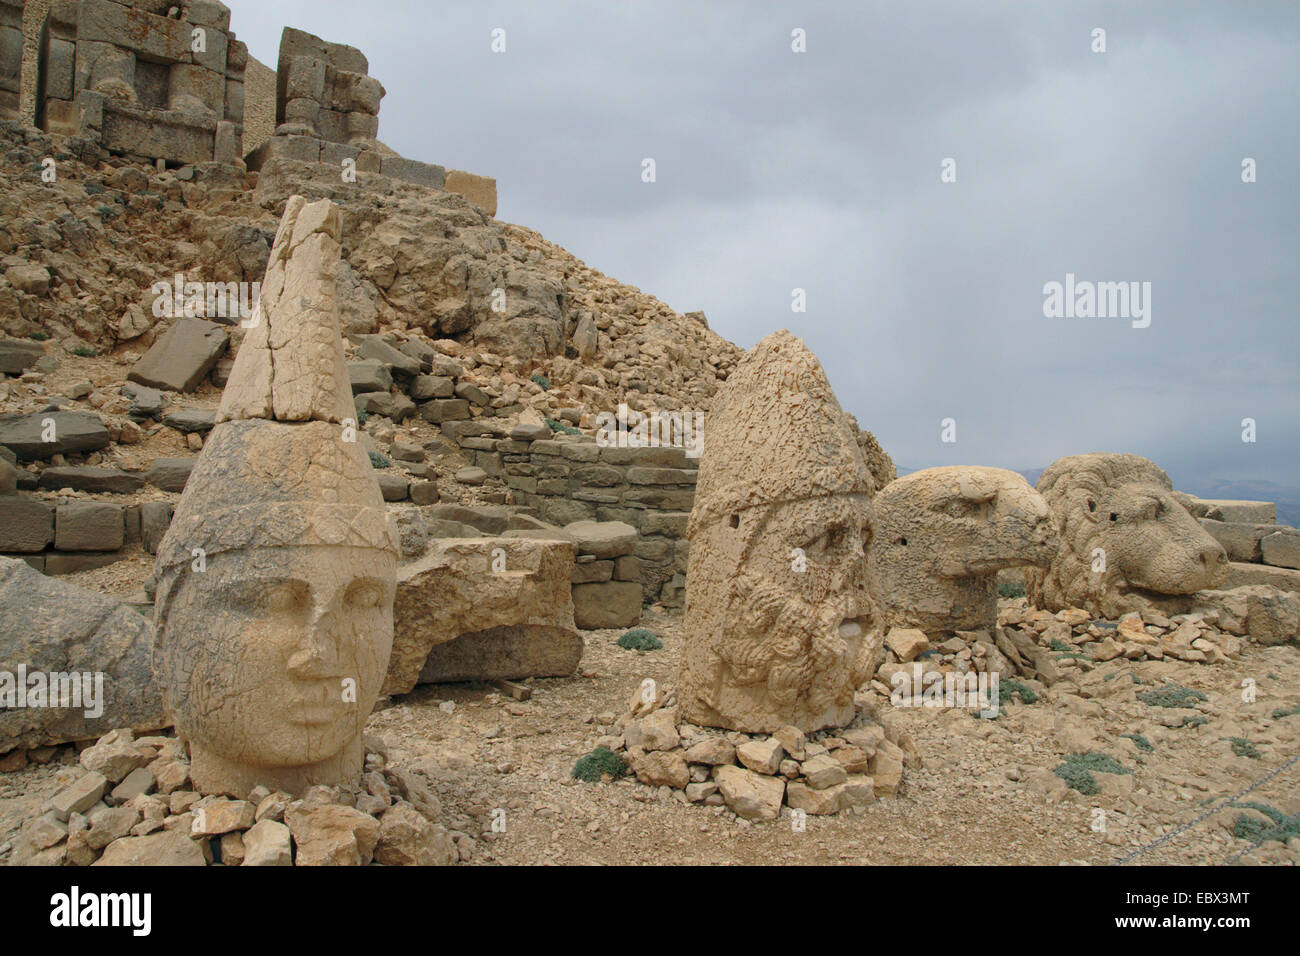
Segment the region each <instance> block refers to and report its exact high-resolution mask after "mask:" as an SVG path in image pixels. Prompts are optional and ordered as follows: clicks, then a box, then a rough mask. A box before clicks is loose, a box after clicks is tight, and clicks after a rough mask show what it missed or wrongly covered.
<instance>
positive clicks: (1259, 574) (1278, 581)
mask: <svg viewBox="0 0 1300 956" xmlns="http://www.w3.org/2000/svg"><path fill="white" fill-rule="evenodd" d="M1250 586H1267V587H1275V588H1281V589H1282V590H1283V591H1300V571H1296V570H1293V569H1291V568H1277V567H1273V566H1272V565H1268V564H1247V563H1246V562H1244V561H1230V562H1229V563H1228V574H1227V577H1225V578H1224V579H1223V581H1222V582H1221V584H1220V587H1221V588H1223V589H1225V590H1226V589H1232V588H1240V587H1250Z"/></svg>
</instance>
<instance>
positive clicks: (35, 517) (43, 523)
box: [0, 495, 54, 554]
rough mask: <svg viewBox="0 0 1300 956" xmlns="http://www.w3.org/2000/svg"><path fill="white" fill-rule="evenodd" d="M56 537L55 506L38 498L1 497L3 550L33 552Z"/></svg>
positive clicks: (1, 546) (0, 512) (43, 548)
mask: <svg viewBox="0 0 1300 956" xmlns="http://www.w3.org/2000/svg"><path fill="white" fill-rule="evenodd" d="M53 540H54V509H53V508H52V507H50V506H49V505H48V504H47V503H46V502H44V501H40V500H38V499H36V498H20V497H18V496H17V495H5V496H3V497H0V552H16V553H20V554H24V553H26V554H31V553H35V552H37V551H44V550H45V546H46V545H48V544H49V543H50V542H51V541H53Z"/></svg>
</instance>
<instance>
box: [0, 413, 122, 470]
mask: <svg viewBox="0 0 1300 956" xmlns="http://www.w3.org/2000/svg"><path fill="white" fill-rule="evenodd" d="M108 442H109V438H108V429H107V428H105V427H104V423H103V422H101V421H100V420H99V416H98V415H96V414H95V413H94V412H33V413H32V414H29V415H0V445H4V446H5V447H6V448H9V449H10V450H11V451H12V452H13V453H14V454H15V455H17V456H18V458H19V459H22V460H25V461H30V460H32V459H36V458H49V457H51V456H52V455H67V454H70V453H72V452H82V451H97V450H98V449H100V448H105V447H107V446H108Z"/></svg>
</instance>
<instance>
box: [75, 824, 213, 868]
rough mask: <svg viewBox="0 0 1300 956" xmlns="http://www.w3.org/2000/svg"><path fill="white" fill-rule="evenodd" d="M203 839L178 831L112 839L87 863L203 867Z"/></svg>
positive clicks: (204, 844)
mask: <svg viewBox="0 0 1300 956" xmlns="http://www.w3.org/2000/svg"><path fill="white" fill-rule="evenodd" d="M206 845H207V844H206V842H205V841H202V840H193V839H191V838H190V835H189V834H188V833H185V832H183V831H182V830H163V831H161V832H158V833H150V834H149V835H148V836H132V837H123V838H122V839H120V840H114V841H113V842H112V843H110V844H109V845H108V847H107V848H106V849H105V850H104V855H103V856H101V857H100V858H99V859H98V860H96V861H95V862H94V863H92V864H91V866H207V865H208V858H207V856H206V854H205V853H204V848H205V847H206Z"/></svg>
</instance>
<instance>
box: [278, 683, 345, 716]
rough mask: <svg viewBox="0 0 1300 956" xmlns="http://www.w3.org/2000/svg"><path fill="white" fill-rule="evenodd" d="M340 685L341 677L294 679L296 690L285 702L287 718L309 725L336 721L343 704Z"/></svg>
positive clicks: (294, 688) (294, 689)
mask: <svg viewBox="0 0 1300 956" xmlns="http://www.w3.org/2000/svg"><path fill="white" fill-rule="evenodd" d="M340 686H341V685H340V683H339V679H330V678H317V679H314V680H309V681H302V680H300V681H294V683H293V691H294V692H293V693H291V694H290V696H289V699H288V700H287V701H286V702H285V711H286V719H287V720H288V721H289V723H291V724H300V725H308V726H310V725H315V724H331V723H335V722H336V721H337V720H338V719H339V712H340V711H341V710H342V704H343V698H342V696H341V694H340V690H339V688H340Z"/></svg>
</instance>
